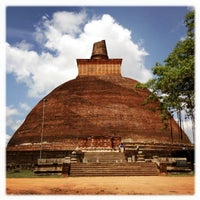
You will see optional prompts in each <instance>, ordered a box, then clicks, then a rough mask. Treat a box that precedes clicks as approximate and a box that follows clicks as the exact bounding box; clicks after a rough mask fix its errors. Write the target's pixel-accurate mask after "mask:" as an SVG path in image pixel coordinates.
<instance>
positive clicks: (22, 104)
mask: <svg viewBox="0 0 200 200" xmlns="http://www.w3.org/2000/svg"><path fill="white" fill-rule="evenodd" d="M19 105H20V108H21V109H23V110H25V111H30V109H31V107H30V106H29V105H28V104H27V103H20V104H19Z"/></svg>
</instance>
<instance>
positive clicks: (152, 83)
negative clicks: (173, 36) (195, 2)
mask: <svg viewBox="0 0 200 200" xmlns="http://www.w3.org/2000/svg"><path fill="white" fill-rule="evenodd" d="M184 23H185V25H186V28H187V37H186V38H185V39H184V40H181V41H179V42H178V43H177V44H176V46H175V48H174V49H173V51H172V52H171V53H170V54H169V55H168V57H167V58H166V59H165V61H164V65H162V64H160V63H156V64H155V66H154V67H153V68H152V71H153V74H154V78H153V79H151V80H149V81H148V82H147V83H145V84H143V87H147V88H149V89H150V90H151V91H152V94H151V96H150V97H149V99H152V97H153V98H158V99H160V101H161V102H162V104H161V105H162V108H161V111H162V116H163V119H169V118H170V117H173V113H174V112H177V116H178V118H179V126H180V127H181V123H182V122H181V119H182V118H181V111H182V110H185V111H186V113H187V117H188V118H190V119H191V121H192V124H193V130H192V131H193V140H194V141H195V138H194V121H195V116H194V108H195V101H194V98H195V94H194V82H195V81H194V74H195V73H194V65H195V61H194V53H195V46H194V28H195V27H194V11H191V12H189V13H188V14H187V15H186V16H185V20H184ZM166 109H167V110H168V111H169V112H165V111H164V110H166ZM169 113H170V114H171V115H170V114H169ZM180 133H181V138H182V129H181V128H180Z"/></svg>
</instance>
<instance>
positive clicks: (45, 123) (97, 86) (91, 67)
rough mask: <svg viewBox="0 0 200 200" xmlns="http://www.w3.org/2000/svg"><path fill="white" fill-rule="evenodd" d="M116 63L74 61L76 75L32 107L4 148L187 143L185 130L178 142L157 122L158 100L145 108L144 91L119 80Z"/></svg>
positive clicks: (175, 133)
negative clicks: (77, 72)
mask: <svg viewBox="0 0 200 200" xmlns="http://www.w3.org/2000/svg"><path fill="white" fill-rule="evenodd" d="M93 56H95V55H93ZM121 61H122V60H121V59H78V60H77V63H78V67H79V75H78V77H77V78H76V79H74V80H71V81H68V82H66V83H64V84H62V85H60V86H58V87H57V88H55V89H54V90H53V91H52V92H51V93H49V94H48V95H47V96H46V97H44V98H43V99H42V100H41V101H40V102H39V103H38V104H37V105H36V106H35V107H34V108H33V110H32V111H31V112H30V113H29V114H28V116H27V117H26V119H25V121H24V123H23V124H22V125H21V126H20V127H19V129H18V130H17V131H16V132H15V134H14V135H13V137H12V138H11V140H10V142H9V143H8V148H9V147H14V146H16V145H17V146H20V145H24V146H25V144H27V145H29V148H34V145H35V146H37V145H38V144H39V143H40V142H41V140H42V143H44V144H46V145H49V146H50V148H51V150H54V149H56V148H59V147H62V148H64V149H70V148H71V149H75V148H86V147H95V146H97V147H102V148H103V147H107V146H109V143H108V142H107V143H106V144H105V141H104V140H109V141H110V140H116V141H117V142H119V141H120V142H142V143H169V144H171V143H172V141H173V143H185V144H190V140H189V139H188V137H187V136H186V134H185V133H184V132H183V133H182V134H183V136H182V139H181V136H180V133H179V132H180V130H179V127H178V125H177V124H176V122H175V121H174V120H171V122H170V120H168V121H165V123H164V122H162V119H161V113H160V111H159V110H158V107H159V104H160V103H159V102H153V103H149V104H145V101H146V99H147V97H148V95H149V94H150V92H149V91H148V90H143V89H136V88H135V85H136V84H137V83H138V82H137V81H135V80H132V79H129V78H124V77H122V76H121V74H120V65H121ZM41 134H42V136H41ZM172 137H173V138H172ZM95 140H96V143H95ZM117 142H116V143H117ZM114 145H116V144H114Z"/></svg>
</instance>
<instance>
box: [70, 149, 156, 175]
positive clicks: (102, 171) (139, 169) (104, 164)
mask: <svg viewBox="0 0 200 200" xmlns="http://www.w3.org/2000/svg"><path fill="white" fill-rule="evenodd" d="M69 175H70V176H73V177H75V176H157V175H159V170H158V168H157V165H156V164H155V163H151V162H148V163H146V162H130V163H128V162H127V161H126V159H125V156H124V154H123V153H121V152H85V153H84V158H83V162H77V163H71V166H70V174H69Z"/></svg>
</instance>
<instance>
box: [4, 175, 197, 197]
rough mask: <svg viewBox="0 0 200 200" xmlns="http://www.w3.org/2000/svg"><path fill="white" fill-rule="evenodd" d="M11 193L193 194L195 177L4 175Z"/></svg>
mask: <svg viewBox="0 0 200 200" xmlns="http://www.w3.org/2000/svg"><path fill="white" fill-rule="evenodd" d="M6 192H7V194H8V195H10V194H27V195H30V194H44V195H45V194H52V195H53V194H74V195H76V194H77V195H82V194H95V195H98V194H123V195H134V194H137V195H140V194H141V195H142V194H144V195H155V194H168V195H170V194H171V195H175V194H187V195H192V194H194V177H193V176H190V177H169V176H131V177H65V178H7V179H6Z"/></svg>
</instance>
